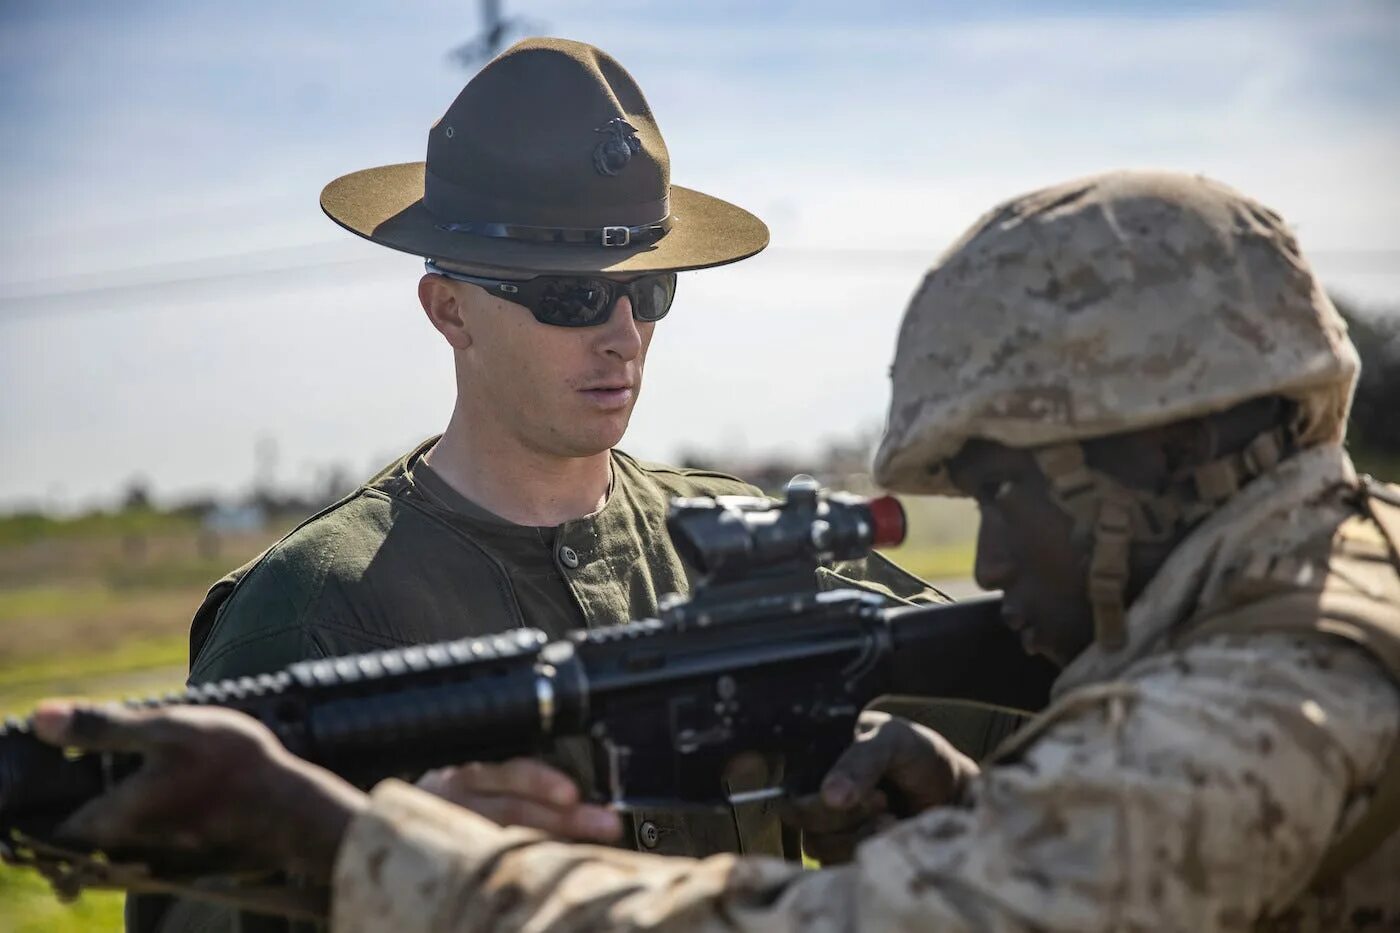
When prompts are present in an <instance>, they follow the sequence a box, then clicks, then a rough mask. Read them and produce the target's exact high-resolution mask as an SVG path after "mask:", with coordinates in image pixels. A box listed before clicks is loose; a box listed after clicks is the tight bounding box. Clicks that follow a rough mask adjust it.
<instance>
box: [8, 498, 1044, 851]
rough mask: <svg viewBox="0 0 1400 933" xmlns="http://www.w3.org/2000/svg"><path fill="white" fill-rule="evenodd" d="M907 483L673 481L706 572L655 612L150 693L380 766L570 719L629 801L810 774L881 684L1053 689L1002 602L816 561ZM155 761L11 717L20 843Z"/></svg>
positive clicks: (864, 538)
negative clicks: (764, 758) (751, 770)
mask: <svg viewBox="0 0 1400 933" xmlns="http://www.w3.org/2000/svg"><path fill="white" fill-rule="evenodd" d="M903 523H904V515H903V511H902V509H901V508H900V506H899V505H898V503H897V502H895V500H893V499H889V498H885V499H876V500H865V499H860V498H857V497H854V496H847V495H842V494H839V493H832V494H824V493H821V492H820V491H819V490H818V488H817V486H816V483H815V482H814V481H812V480H811V479H810V478H809V477H798V478H796V479H794V481H793V483H792V484H790V485H789V487H788V497H787V500H786V502H782V503H775V502H772V501H770V500H767V499H756V498H755V499H750V498H742V497H720V498H718V499H678V500H676V501H675V502H674V503H673V505H672V507H671V511H670V515H669V518H668V526H669V529H670V533H671V536H672V539H673V540H674V541H675V544H676V546H677V549H678V550H679V551H680V553H681V556H682V557H683V558H684V559H685V560H686V562H687V563H688V564H689V565H690V566H691V567H692V568H693V569H694V570H695V571H696V573H697V575H698V583H697V585H696V586H695V592H694V595H693V596H692V597H691V598H689V599H681V598H672V599H670V600H667V601H664V605H663V607H662V609H661V612H660V614H659V615H660V617H659V618H655V619H644V620H641V621H637V622H629V623H627V624H625V625H617V626H611V627H607V628H599V629H593V630H589V631H576V632H572V633H570V634H569V635H568V636H567V637H566V638H564V639H562V640H559V641H555V642H552V643H550V642H548V640H547V639H546V637H545V635H544V633H543V632H541V631H538V630H536V629H518V630H514V631H511V632H507V633H504V634H501V635H497V636H494V637H490V638H479V639H464V640H461V641H450V642H441V643H437V644H432V645H422V646H415V647H410V648H403V649H399V650H394V651H382V652H378V653H375V654H363V655H356V656H352V657H342V658H333V659H327V660H319V661H307V662H302V663H298V664H293V665H291V666H290V667H288V668H287V669H285V670H283V671H280V672H278V673H272V674H264V675H261V676H258V677H244V678H240V679H238V680H228V681H222V682H219V683H210V684H204V685H201V686H198V687H193V688H191V689H189V690H188V691H186V692H185V693H183V694H178V695H172V696H168V697H166V698H164V699H159V700H155V699H153V700H145V701H128V702H129V703H131V704H132V705H135V706H144V707H155V706H163V705H167V704H193V705H218V706H226V707H231V708H233V709H238V710H242V711H243V712H245V713H248V714H249V715H251V716H254V717H256V718H257V719H259V720H261V721H262V722H263V723H264V724H265V725H267V726H268V728H270V729H271V730H272V731H273V732H274V733H276V735H277V737H278V739H279V740H280V741H281V742H282V744H283V745H285V746H286V747H287V748H288V749H289V750H291V751H292V752H294V753H295V754H297V755H299V756H301V757H302V758H305V759H307V760H309V761H313V762H316V763H317V764H320V765H322V766H324V767H326V768H329V769H330V770H331V771H334V772H336V773H337V774H340V775H342V776H343V777H345V778H347V779H348V780H350V781H352V782H353V783H356V784H359V785H361V786H369V785H372V784H374V783H375V782H377V781H378V780H380V779H383V778H385V777H389V776H396V775H413V774H417V773H421V772H422V771H424V770H426V769H429V768H434V767H439V766H442V765H449V764H456V763H459V762H463V761H473V760H479V761H487V760H501V759H505V758H508V757H513V756H516V755H522V754H539V753H541V752H544V751H546V750H547V749H548V747H549V745H550V743H551V742H552V741H553V740H554V739H557V738H560V737H565V736H585V737H588V738H589V739H591V740H592V741H593V742H594V743H595V746H596V749H597V754H596V755H595V756H594V757H595V761H596V763H597V767H598V774H597V779H598V780H597V786H598V787H599V788H601V789H603V791H604V793H605V795H606V796H607V797H608V798H609V799H610V800H611V801H612V802H614V803H616V804H618V805H620V806H623V807H638V806H654V805H658V804H665V805H675V804H677V803H682V804H693V805H705V806H709V805H714V806H724V805H728V804H733V803H740V802H744V801H747V800H754V799H762V798H764V797H768V796H776V795H778V794H781V793H784V792H788V793H807V792H810V791H812V790H814V789H815V788H816V787H817V786H818V784H819V782H820V781H821V778H822V777H823V775H824V774H825V772H826V770H827V768H829V767H830V766H831V764H832V763H834V761H835V759H836V757H837V756H838V755H839V754H840V752H841V751H842V750H843V749H844V748H845V747H846V746H847V745H848V744H849V743H850V741H851V738H852V731H853V728H854V725H855V721H856V717H857V715H858V714H859V713H860V711H861V709H862V708H863V707H864V706H866V705H867V704H868V703H869V702H870V701H871V700H874V699H875V698H877V697H879V696H882V695H886V694H906V695H920V696H928V697H938V698H955V699H964V700H972V701H979V702H982V703H988V704H994V705H997V706H1003V707H1010V708H1014V709H1022V710H1036V709H1039V708H1041V707H1042V706H1043V705H1044V704H1045V702H1046V700H1047V698H1048V694H1049V686H1050V682H1051V680H1052V679H1053V677H1054V669H1053V668H1052V667H1050V665H1048V664H1047V663H1045V662H1044V661H1042V660H1039V659H1034V658H1030V657H1028V656H1027V655H1026V654H1025V653H1024V652H1023V651H1022V650H1021V647H1020V643H1019V641H1018V640H1017V638H1016V637H1015V636H1014V635H1013V633H1012V632H1011V631H1010V630H1008V629H1007V628H1006V627H1005V626H1003V625H1001V624H1000V619H999V612H1000V600H999V599H997V598H995V597H983V598H978V599H971V600H967V601H965V602H961V603H955V604H950V605H931V606H917V607H900V608H887V607H886V604H885V603H884V602H883V601H882V600H881V598H880V597H877V596H874V595H872V594H869V593H864V592H861V591H857V590H850V589H846V590H831V591H827V592H822V591H821V590H820V588H819V586H818V583H817V574H816V570H817V567H818V566H820V565H823V564H827V563H830V562H831V561H834V560H847V559H852V558H857V557H862V556H864V555H866V554H868V553H869V551H870V548H871V547H873V546H877V545H881V544H888V543H898V541H899V540H901V539H902V538H903V533H904V529H903ZM745 751H758V752H761V753H764V754H765V755H780V756H782V760H783V762H784V768H783V779H782V786H780V787H773V788H766V789H762V790H758V791H753V792H747V793H744V794H742V795H738V796H737V797H736V796H733V795H728V794H726V791H725V785H724V782H723V779H722V775H723V772H724V769H725V766H726V764H727V763H728V762H729V761H730V759H731V758H732V757H733V756H735V755H736V754H738V753H741V752H745ZM139 764H140V761H139V756H135V755H130V754H110V753H87V754H81V755H76V756H75V755H73V754H71V753H65V752H64V751H61V750H59V749H57V748H54V747H52V746H50V745H46V744H44V743H42V742H40V741H39V740H38V739H37V738H35V737H34V736H33V734H32V732H31V729H30V725H29V724H28V723H27V722H19V721H16V720H10V721H8V722H7V723H6V724H5V725H4V727H3V728H0V850H4V849H8V850H9V854H10V855H12V856H16V855H20V856H22V854H23V851H24V850H25V848H26V847H27V845H28V844H29V842H31V841H39V842H43V841H44V840H45V839H46V838H48V837H49V836H50V835H51V833H52V831H53V829H54V828H55V827H56V826H57V824H58V823H59V822H61V821H62V820H63V818H64V817H66V816H67V815H68V814H69V813H71V812H72V811H73V810H75V809H76V808H77V807H78V806H79V805H80V804H82V803H83V802H85V801H87V800H89V799H91V798H93V797H95V796H97V795H98V794H100V793H102V792H103V791H104V790H106V789H107V788H110V787H111V786H112V785H113V784H114V783H116V782H117V781H119V780H120V779H121V778H122V777H123V776H125V775H127V774H130V773H131V772H132V771H133V770H134V769H135V768H136V767H137V766H138V765H139Z"/></svg>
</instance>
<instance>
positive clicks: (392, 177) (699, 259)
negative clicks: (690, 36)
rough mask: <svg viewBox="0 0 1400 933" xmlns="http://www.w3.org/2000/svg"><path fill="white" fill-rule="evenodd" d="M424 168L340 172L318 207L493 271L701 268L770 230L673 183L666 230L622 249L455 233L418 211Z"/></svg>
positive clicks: (763, 242)
mask: <svg viewBox="0 0 1400 933" xmlns="http://www.w3.org/2000/svg"><path fill="white" fill-rule="evenodd" d="M423 165H424V163H422V162H405V163H402V164H399V165H381V166H379V167H377V168H367V169H364V170H362V171H359V172H352V173H351V174H349V175H343V176H341V177H340V178H337V179H336V180H335V181H333V182H331V183H330V184H329V185H326V187H325V189H323V190H322V191H321V209H322V210H323V211H325V212H326V215H327V216H328V217H330V218H331V220H334V221H335V222H336V223H338V224H340V225H341V226H342V227H344V228H345V229H346V230H349V231H350V232H351V233H355V234H358V235H360V236H362V237H364V238H365V239H367V240H372V241H374V242H375V243H378V244H380V245H381V246H388V247H390V248H391V249H397V250H402V251H403V252H405V253H412V254H414V255H415V256H423V257H427V258H430V259H440V260H446V261H448V262H450V263H454V264H458V265H466V266H471V267H474V268H480V269H485V270H492V271H527V272H534V273H540V274H549V273H564V274H568V273H579V272H609V273H644V272H668V271H678V270H682V269H703V268H705V267H707V266H719V265H723V264H724V263H727V262H735V261H737V260H740V259H744V258H746V257H748V256H752V255H753V254H755V253H757V252H758V251H759V250H761V249H763V248H764V247H765V246H767V245H768V227H767V226H766V225H765V224H764V223H763V221H761V220H759V219H758V218H757V217H755V216H754V215H753V214H750V213H749V212H748V211H746V210H744V209H743V208H741V207H737V206H736V205H733V204H730V203H729V202H728V201H721V200H720V199H719V198H714V197H711V196H709V195H708V194H701V193H700V192H699V191H692V190H691V189H689V188H682V187H680V186H678V185H672V186H671V217H672V226H671V229H670V230H669V231H668V232H667V233H666V235H665V236H663V237H661V238H660V239H658V240H654V241H652V242H651V243H646V244H641V245H637V246H621V247H608V246H592V245H585V244H578V243H529V242H524V241H521V240H508V239H504V238H496V237H488V236H477V235H474V234H470V233H454V232H452V231H450V230H444V229H442V228H441V227H440V226H439V224H440V223H441V221H440V220H439V219H438V218H436V217H434V216H433V215H432V214H430V213H428V210H427V209H426V208H425V207H424V206H423ZM481 219H482V220H488V221H500V220H503V219H504V218H481Z"/></svg>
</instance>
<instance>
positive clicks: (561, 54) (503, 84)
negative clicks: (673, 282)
mask: <svg viewBox="0 0 1400 933" xmlns="http://www.w3.org/2000/svg"><path fill="white" fill-rule="evenodd" d="M321 208H322V209H323V210H324V211H325V212H326V213H327V214H328V215H329V216H330V218H331V219H332V220H334V221H335V222H336V223H338V224H340V225H341V226H342V227H344V228H346V229H347V230H349V231H351V232H352V233H358V234H359V235H360V236H362V237H366V238H368V239H370V240H373V241H374V242H376V243H380V244H382V245H384V246H389V247H392V248H393V249H398V250H403V251H404V252H407V253H414V254H416V255H419V256H424V257H426V258H429V259H434V260H438V261H440V262H444V263H446V264H448V265H450V266H465V267H468V268H472V269H485V270H491V271H524V272H530V273H575V272H610V273H641V272H658V271H666V270H676V269H699V268H703V267H705V266H717V265H721V264H722V263H726V262H733V261H735V260H736V259H743V258H745V257H746V256H752V255H753V254H754V253H757V252H758V251H759V250H761V249H763V247H765V246H767V245H768V228H767V227H766V226H764V224H763V221H761V220H759V219H758V218H757V217H755V216H754V215H753V214H750V213H749V212H748V211H746V210H744V209H743V208H740V207H736V206H735V205H733V204H730V203H728V202H727V201H721V200H720V199H718V198H713V197H710V196H709V195H707V194H701V193H700V192H698V191H692V190H690V189H689V188H681V187H679V186H676V185H672V184H671V163H670V158H669V156H668V155H667V153H666V143H665V141H664V140H663V139H662V138H661V131H660V130H658V129H657V127H656V121H655V119H654V118H653V117H652V115H651V108H650V107H648V106H647V102H646V98H644V97H643V96H642V90H641V88H639V87H637V83H636V82H635V81H633V80H632V76H631V75H630V74H628V73H627V71H626V70H625V69H624V68H623V67H622V66H621V65H619V64H618V63H617V62H616V61H615V60H614V59H613V58H612V57H611V56H609V55H608V54H607V53H606V52H603V51H601V50H599V49H596V48H594V47H593V46H591V45H585V44H584V43H582V42H570V41H568V40H566V39H526V40H524V41H523V42H520V43H518V44H516V45H514V46H512V47H511V48H509V49H507V50H506V51H505V52H503V53H501V55H500V56H499V57H497V58H496V59H495V60H494V61H492V62H491V63H490V64H489V65H487V66H486V67H485V68H483V69H482V70H481V72H480V73H478V74H477V75H476V77H474V78H472V80H471V81H470V82H468V83H467V86H466V87H464V88H463V89H462V93H460V94H458V95H457V99H456V100H455V101H453V102H452V106H451V107H449V108H448V110H447V113H446V114H444V115H443V117H442V119H441V120H439V121H438V122H437V123H436V124H434V125H433V128H432V130H430V131H429V133H428V159H427V162H407V163H404V164H401V165H383V166H380V167H378V168H368V169H364V170H363V171H359V172H352V173H351V174H349V175H345V176H342V177H340V178H337V179H336V180H335V181H333V182H331V183H330V184H329V185H327V186H326V187H325V190H323V191H322V192H321Z"/></svg>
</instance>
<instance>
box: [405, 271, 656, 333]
mask: <svg viewBox="0 0 1400 933" xmlns="http://www.w3.org/2000/svg"><path fill="white" fill-rule="evenodd" d="M424 266H425V268H426V269H427V270H428V271H429V272H430V273H432V274H433V275H440V276H443V277H444V278H449V279H452V280H453V281H455V282H470V283H471V284H472V285H480V286H481V287H482V288H484V289H486V290H487V291H488V292H490V293H491V294H492V295H495V296H496V297H497V298H503V299H505V300H506V301H510V302H514V303H515V304H518V305H520V306H521V307H523V308H527V309H529V311H530V313H531V314H533V315H534V316H535V320H537V321H539V322H540V323H541V324H553V325H555V326H556V327H592V326H594V325H595V324H603V323H606V322H607V320H608V318H610V317H612V309H613V306H615V305H616V304H617V301H618V299H619V298H621V297H622V296H623V295H626V296H627V297H628V298H629V299H631V302H632V317H633V318H634V319H636V320H638V321H659V320H661V319H662V318H663V317H665V316H666V312H667V311H670V310H671V302H672V301H673V300H675V297H676V273H674V272H659V273H656V274H654V275H641V276H638V277H637V278H635V279H632V280H631V281H629V282H619V281H617V280H616V279H607V278H603V277H601V276H586V275H585V276H581V275H539V276H536V277H534V278H532V279H491V278H486V277H484V276H479V275H467V274H465V273H462V272H448V271H447V270H446V269H443V268H442V267H440V266H439V265H438V264H437V263H435V262H433V261H432V260H431V259H429V260H428V261H427V262H426V263H424Z"/></svg>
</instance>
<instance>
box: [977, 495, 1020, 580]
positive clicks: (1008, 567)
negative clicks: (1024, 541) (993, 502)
mask: <svg viewBox="0 0 1400 933" xmlns="http://www.w3.org/2000/svg"><path fill="white" fill-rule="evenodd" d="M1014 570H1015V562H1014V561H1013V560H1012V557H1011V549H1010V548H1009V547H1008V546H1007V540H1006V524H1005V523H1004V522H1003V521H1002V520H1001V519H1000V518H998V517H997V516H996V513H995V512H992V511H991V510H983V512H982V521H981V524H979V525H978V526H977V557H976V559H975V561H974V562H973V567H972V576H973V579H975V580H976V581H977V585H978V586H980V587H981V588H982V589H984V590H1004V589H1006V587H1007V585H1008V584H1009V583H1010V582H1011V579H1012V577H1013V576H1014Z"/></svg>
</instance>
